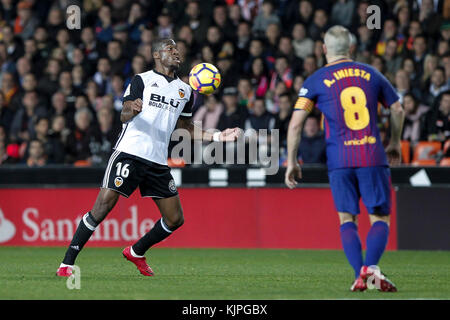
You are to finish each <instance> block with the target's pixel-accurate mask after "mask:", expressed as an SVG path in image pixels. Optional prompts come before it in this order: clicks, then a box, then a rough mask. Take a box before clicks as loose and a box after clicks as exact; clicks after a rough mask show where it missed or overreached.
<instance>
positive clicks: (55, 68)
mask: <svg viewBox="0 0 450 320" xmlns="http://www.w3.org/2000/svg"><path fill="white" fill-rule="evenodd" d="M60 72H61V65H60V63H59V61H58V60H56V59H53V58H51V59H49V60H48V63H47V67H46V69H45V74H44V76H43V77H42V78H41V79H40V80H39V82H38V90H39V91H40V92H42V93H43V94H45V95H46V96H47V97H51V96H52V95H53V94H54V93H55V92H56V91H57V90H58V87H59V84H58V82H59V73H60Z"/></svg>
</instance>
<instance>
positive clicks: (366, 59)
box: [356, 24, 374, 63]
mask: <svg viewBox="0 0 450 320" xmlns="http://www.w3.org/2000/svg"><path fill="white" fill-rule="evenodd" d="M357 35H358V38H359V41H358V44H357V47H356V60H357V61H360V62H363V63H370V55H371V52H372V51H373V50H374V43H373V31H372V30H370V29H369V28H367V26H366V25H365V24H363V25H360V26H359V27H358V29H357Z"/></svg>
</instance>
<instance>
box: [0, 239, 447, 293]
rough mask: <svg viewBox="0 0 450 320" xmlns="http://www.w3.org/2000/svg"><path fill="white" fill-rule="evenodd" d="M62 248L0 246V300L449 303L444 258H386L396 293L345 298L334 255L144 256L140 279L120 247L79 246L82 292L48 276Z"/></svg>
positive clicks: (204, 252) (346, 277)
mask: <svg viewBox="0 0 450 320" xmlns="http://www.w3.org/2000/svg"><path fill="white" fill-rule="evenodd" d="M64 252H65V248H21V247H18V248H14V247H0V299H164V300H166V299H219V300H222V299H256V300H258V299H450V268H449V266H450V252H442V251H434V252H431V251H398V252H386V253H385V255H384V257H383V259H382V261H381V263H380V267H381V269H382V270H383V271H384V272H385V273H386V274H387V275H389V278H390V279H391V280H392V281H393V282H394V283H395V284H396V285H397V287H398V289H399V292H397V293H382V292H377V291H376V290H371V291H368V292H367V291H366V292H362V293H360V292H357V293H353V292H349V291H348V290H349V288H350V285H351V282H352V273H353V271H352V270H351V268H350V266H349V265H348V264H347V261H346V259H345V257H344V254H343V252H341V251H325V250H323V251H322V250H246V249H242V250H236V249H165V248H164V249H163V248H154V249H151V250H150V251H149V252H148V254H147V257H148V259H149V262H150V265H151V266H152V268H153V270H154V271H155V274H156V276H154V277H144V276H141V275H140V274H139V273H138V271H137V269H136V268H135V266H134V265H133V264H132V263H130V262H128V261H126V260H125V259H124V258H123V257H122V253H121V248H90V247H86V248H85V249H84V250H83V252H82V253H81V254H80V256H79V258H78V260H77V265H78V266H79V267H80V269H81V282H80V284H81V288H80V289H79V290H77V289H73V290H69V289H68V288H67V287H66V279H65V278H58V277H56V276H55V271H56V269H57V267H58V266H59V263H60V260H61V258H62V257H63V255H64Z"/></svg>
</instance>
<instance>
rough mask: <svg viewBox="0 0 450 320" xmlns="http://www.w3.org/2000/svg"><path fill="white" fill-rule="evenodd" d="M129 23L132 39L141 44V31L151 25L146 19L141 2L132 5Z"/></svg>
mask: <svg viewBox="0 0 450 320" xmlns="http://www.w3.org/2000/svg"><path fill="white" fill-rule="evenodd" d="M127 23H128V29H129V33H130V39H131V40H132V41H134V42H139V39H140V38H141V30H142V29H143V28H145V26H146V25H147V24H148V23H149V19H148V18H146V17H145V11H144V10H143V8H142V5H141V4H140V3H139V2H134V3H133V4H132V5H131V8H130V13H129V14H128V19H127Z"/></svg>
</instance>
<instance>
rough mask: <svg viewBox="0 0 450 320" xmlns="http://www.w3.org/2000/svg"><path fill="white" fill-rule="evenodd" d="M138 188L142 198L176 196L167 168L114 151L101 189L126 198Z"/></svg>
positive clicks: (175, 189) (176, 192)
mask: <svg viewBox="0 0 450 320" xmlns="http://www.w3.org/2000/svg"><path fill="white" fill-rule="evenodd" d="M138 186H139V190H140V191H141V196H142V197H152V198H169V197H173V196H175V195H177V194H178V191H177V187H176V186H175V181H174V180H173V177H172V175H171V173H170V168H169V167H168V166H164V165H161V164H158V163H154V162H151V161H148V160H145V159H142V158H139V157H136V156H133V155H131V154H128V153H125V152H122V151H117V150H115V151H114V152H113V153H112V155H111V157H110V158H109V161H108V165H107V167H106V171H105V176H104V178H103V183H102V188H106V189H112V190H115V191H117V192H119V193H120V194H121V195H123V196H125V197H127V198H128V197H129V196H130V195H131V194H132V193H133V191H134V190H136V188H137V187H138Z"/></svg>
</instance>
